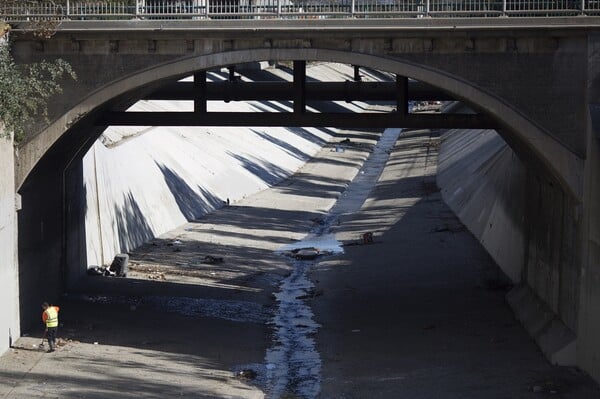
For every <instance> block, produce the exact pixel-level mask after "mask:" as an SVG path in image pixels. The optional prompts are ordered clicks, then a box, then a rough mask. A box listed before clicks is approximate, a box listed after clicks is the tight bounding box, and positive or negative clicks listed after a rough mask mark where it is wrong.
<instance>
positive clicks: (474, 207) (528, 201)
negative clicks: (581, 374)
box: [438, 130, 580, 365]
mask: <svg viewBox="0 0 600 399" xmlns="http://www.w3.org/2000/svg"><path fill="white" fill-rule="evenodd" d="M441 140H442V142H441V148H440V155H439V170H438V185H439V187H440V189H441V191H442V196H443V198H444V200H445V201H446V203H447V204H448V205H449V206H450V207H451V208H452V210H453V211H454V212H455V213H456V214H457V215H458V217H459V218H460V219H461V221H462V222H463V223H464V224H465V226H466V227H467V228H468V229H469V230H470V231H471V232H472V233H473V235H474V236H475V237H476V238H477V239H478V240H479V241H480V242H481V243H482V245H483V246H484V247H485V248H486V249H487V251H488V252H489V253H490V255H491V256H492V257H493V259H494V260H495V261H496V263H497V264H498V266H500V268H501V269H502V270H503V271H504V272H505V273H506V274H507V275H508V276H509V277H510V279H511V280H512V281H513V283H515V288H513V289H512V290H511V291H510V292H509V294H508V295H507V302H508V304H509V305H510V306H511V307H512V309H513V311H514V312H515V315H516V317H517V319H518V320H519V321H520V322H521V323H522V324H523V326H524V327H525V329H526V330H527V331H528V332H529V334H530V335H531V336H532V338H534V339H535V341H536V342H537V344H538V345H539V346H540V349H541V350H542V352H543V353H544V355H546V357H547V358H548V359H549V360H550V361H551V362H552V363H554V364H562V365H575V364H577V357H576V353H577V335H576V332H577V327H578V326H577V320H578V307H579V302H578V298H579V292H580V289H579V285H580V272H579V267H578V265H579V264H580V255H579V253H580V252H579V246H578V244H577V243H578V240H579V238H578V233H577V232H578V231H579V230H580V228H579V226H578V223H579V222H578V215H577V213H578V207H577V205H576V204H575V203H574V201H573V200H572V199H571V198H570V197H569V196H568V195H567V194H565V192H564V191H563V190H562V189H561V188H560V187H559V186H558V185H557V184H556V183H555V182H553V181H552V180H551V179H549V178H548V177H547V176H545V175H544V173H543V172H542V171H539V169H537V168H535V166H533V165H529V164H525V163H524V162H522V161H521V160H520V159H519V158H518V157H517V155H516V154H515V152H514V151H513V150H512V149H511V148H510V147H509V146H508V145H507V143H506V142H505V141H504V140H503V139H502V138H501V137H500V136H499V135H498V134H497V133H496V132H495V131H492V130H451V131H448V132H446V133H444V134H443V135H442V138H441Z"/></svg>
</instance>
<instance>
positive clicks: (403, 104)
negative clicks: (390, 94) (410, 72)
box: [396, 75, 408, 117]
mask: <svg viewBox="0 0 600 399" xmlns="http://www.w3.org/2000/svg"><path fill="white" fill-rule="evenodd" d="M396 110H397V111H398V113H399V114H400V116H401V117H405V116H406V115H407V114H408V78H407V77H404V76H399V75H396Z"/></svg>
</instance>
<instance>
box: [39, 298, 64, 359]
mask: <svg viewBox="0 0 600 399" xmlns="http://www.w3.org/2000/svg"><path fill="white" fill-rule="evenodd" d="M42 309H44V311H43V312H42V321H43V322H44V326H45V327H46V332H45V334H46V338H48V346H49V347H50V349H48V352H54V349H55V348H56V330H57V329H58V311H59V310H60V308H59V307H58V306H50V305H48V302H44V303H43V304H42Z"/></svg>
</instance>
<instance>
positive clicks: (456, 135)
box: [437, 130, 526, 282]
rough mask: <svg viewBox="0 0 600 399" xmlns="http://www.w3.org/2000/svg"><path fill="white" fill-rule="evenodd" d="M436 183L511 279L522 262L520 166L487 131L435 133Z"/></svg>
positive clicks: (518, 276) (522, 178) (522, 173)
mask: <svg viewBox="0 0 600 399" xmlns="http://www.w3.org/2000/svg"><path fill="white" fill-rule="evenodd" d="M438 162H439V165H438V177H437V182H438V186H439V187H440V189H441V191H442V195H443V198H444V200H445V201H446V203H447V204H448V205H449V206H450V207H451V208H452V210H453V211H454V212H455V213H456V214H457V216H458V217H459V218H460V220H461V221H462V222H463V223H464V224H465V226H466V227H467V228H468V229H469V230H470V231H471V232H472V233H473V235H475V236H476V237H477V239H479V241H480V242H481V243H482V244H483V246H484V247H485V248H486V250H487V251H488V252H489V253H490V255H491V256H492V257H493V258H494V260H495V261H496V263H497V264H498V265H499V266H500V267H501V268H502V270H504V272H505V273H506V274H507V275H508V276H509V277H510V278H511V280H512V281H513V282H519V281H521V274H522V271H523V267H524V265H525V247H526V242H525V228H524V225H523V224H524V212H525V179H526V174H525V168H524V166H523V164H522V163H521V161H520V160H519V159H518V158H517V157H516V155H515V153H514V152H513V151H512V149H511V148H510V147H509V146H508V145H507V144H506V142H505V141H504V140H503V139H502V138H501V137H500V136H499V135H498V134H497V133H496V132H495V131H493V130H450V131H447V132H445V133H444V134H443V135H442V137H441V147H440V153H439V161H438Z"/></svg>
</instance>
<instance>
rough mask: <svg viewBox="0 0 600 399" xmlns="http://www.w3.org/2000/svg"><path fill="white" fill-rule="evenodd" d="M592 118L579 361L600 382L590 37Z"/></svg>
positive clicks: (596, 113)
mask: <svg viewBox="0 0 600 399" xmlns="http://www.w3.org/2000/svg"><path fill="white" fill-rule="evenodd" d="M589 45H590V48H589V56H590V59H591V62H590V69H589V71H588V78H589V83H588V90H589V98H588V99H589V117H588V122H589V125H588V153H587V165H586V196H585V202H584V207H583V214H582V215H581V219H582V224H583V226H584V228H583V231H584V233H583V240H584V242H583V249H582V254H583V255H582V272H581V274H582V281H581V298H580V303H581V308H580V310H579V338H578V339H579V344H578V354H577V355H578V361H579V364H580V365H581V367H582V368H583V369H585V370H586V371H588V372H589V373H590V374H591V375H592V376H594V378H596V380H600V340H599V339H598V337H600V184H598V182H600V124H599V121H600V69H599V67H598V61H599V60H600V55H599V51H600V37H599V36H598V35H594V36H592V37H591V38H590V43H589Z"/></svg>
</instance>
